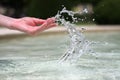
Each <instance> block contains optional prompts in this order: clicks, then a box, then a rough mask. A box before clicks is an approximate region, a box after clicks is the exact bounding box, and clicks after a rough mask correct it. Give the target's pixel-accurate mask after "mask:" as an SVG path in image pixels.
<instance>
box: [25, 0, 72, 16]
mask: <svg viewBox="0 0 120 80" xmlns="http://www.w3.org/2000/svg"><path fill="white" fill-rule="evenodd" d="M73 1H74V0H51V1H50V0H31V2H30V4H29V6H28V8H27V14H28V15H29V16H34V17H40V18H48V17H52V16H54V15H56V14H57V11H58V10H61V9H60V8H61V7H62V5H64V6H66V7H67V8H68V9H70V8H71V6H72V5H73Z"/></svg>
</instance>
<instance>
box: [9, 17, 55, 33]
mask: <svg viewBox="0 0 120 80" xmlns="http://www.w3.org/2000/svg"><path fill="white" fill-rule="evenodd" d="M56 25H57V24H56V23H55V18H48V19H47V20H43V19H38V18H32V17H24V18H20V19H15V20H14V21H13V22H12V24H11V28H12V29H16V30H19V31H22V32H26V33H28V34H30V35H34V34H37V33H39V32H42V31H44V30H46V29H49V28H52V27H55V26H56Z"/></svg>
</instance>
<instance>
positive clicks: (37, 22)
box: [33, 18, 46, 25]
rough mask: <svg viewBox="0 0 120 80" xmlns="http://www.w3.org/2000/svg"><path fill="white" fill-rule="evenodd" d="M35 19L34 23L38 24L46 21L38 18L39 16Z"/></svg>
mask: <svg viewBox="0 0 120 80" xmlns="http://www.w3.org/2000/svg"><path fill="white" fill-rule="evenodd" d="M33 21H34V23H35V24H37V25H39V24H43V23H44V22H46V20H43V19H38V18H33Z"/></svg>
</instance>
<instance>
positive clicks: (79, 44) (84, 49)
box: [55, 7, 92, 62]
mask: <svg viewBox="0 0 120 80" xmlns="http://www.w3.org/2000/svg"><path fill="white" fill-rule="evenodd" d="M64 13H67V14H68V15H69V16H71V18H72V21H73V22H72V23H70V21H67V20H65V18H64V16H63V15H62V14H64ZM78 13H80V14H82V13H87V10H86V9H85V10H83V11H82V12H73V11H69V10H67V9H66V8H65V7H64V8H63V9H62V10H61V11H59V12H58V13H57V15H56V16H55V18H56V21H57V22H58V23H60V24H62V25H63V26H64V27H65V28H67V32H68V33H69V37H70V45H69V48H68V50H67V51H66V52H65V54H64V55H63V56H62V57H61V58H60V62H63V61H70V62H74V61H77V60H78V59H79V57H80V56H81V55H82V54H85V53H89V52H90V51H91V49H90V47H89V46H90V44H92V42H90V41H88V40H86V39H85V36H84V35H83V34H82V32H79V31H78V30H77V29H76V28H75V24H73V23H75V22H77V21H78V19H77V18H76V17H74V15H75V14H78ZM82 29H83V28H81V30H82Z"/></svg>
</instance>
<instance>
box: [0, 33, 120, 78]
mask: <svg viewBox="0 0 120 80" xmlns="http://www.w3.org/2000/svg"><path fill="white" fill-rule="evenodd" d="M84 34H85V36H86V38H88V40H90V41H95V42H98V44H96V45H95V46H93V47H92V48H93V49H94V50H95V52H96V55H91V54H83V55H82V56H81V57H80V58H79V60H78V61H77V62H76V63H74V64H69V63H63V64H58V61H57V60H58V58H59V57H60V56H61V55H63V53H64V52H65V51H66V49H67V48H68V47H67V45H68V44H69V43H68V41H69V38H67V35H45V36H38V37H22V38H21V37H18V38H13V39H9V40H8V39H1V40H0V80H119V79H120V45H119V44H120V37H119V35H120V32H100V33H97V32H96V33H84Z"/></svg>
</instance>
